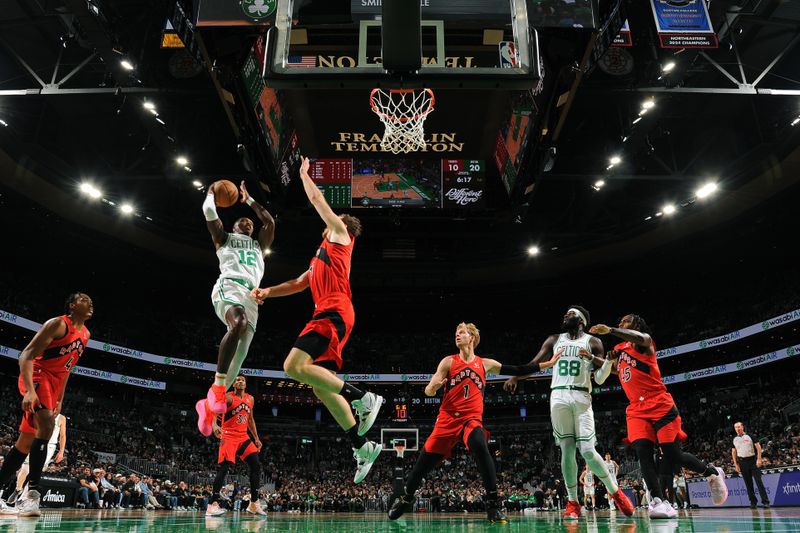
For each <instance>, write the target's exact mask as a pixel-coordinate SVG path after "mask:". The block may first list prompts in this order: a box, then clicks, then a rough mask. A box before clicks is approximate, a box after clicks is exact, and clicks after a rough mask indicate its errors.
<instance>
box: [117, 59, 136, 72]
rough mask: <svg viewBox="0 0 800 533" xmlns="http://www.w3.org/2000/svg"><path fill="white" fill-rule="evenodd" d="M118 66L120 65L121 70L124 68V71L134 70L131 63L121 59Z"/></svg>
mask: <svg viewBox="0 0 800 533" xmlns="http://www.w3.org/2000/svg"><path fill="white" fill-rule="evenodd" d="M119 64H120V65H122V68H124V69H125V70H133V69H134V66H133V63H131V62H130V61H128V60H127V59H122V60H121V61H120V62H119Z"/></svg>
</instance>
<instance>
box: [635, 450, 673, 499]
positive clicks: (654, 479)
mask: <svg viewBox="0 0 800 533" xmlns="http://www.w3.org/2000/svg"><path fill="white" fill-rule="evenodd" d="M631 447H632V448H633V449H634V450H635V451H636V455H637V456H638V458H639V466H640V467H641V469H642V477H643V478H644V482H645V483H647V488H648V490H649V491H650V495H651V496H652V497H653V498H659V499H660V500H663V499H664V491H663V490H662V489H661V483H660V482H659V480H658V471H657V470H656V460H655V457H654V453H655V444H654V443H653V442H651V441H649V440H647V439H638V440H635V441H633V443H632V444H631ZM662 449H663V447H662ZM665 453H666V452H665Z"/></svg>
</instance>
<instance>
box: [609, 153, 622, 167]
mask: <svg viewBox="0 0 800 533" xmlns="http://www.w3.org/2000/svg"><path fill="white" fill-rule="evenodd" d="M608 162H609V163H611V164H612V165H619V164H620V163H622V158H621V157H620V156H618V155H614V156H611V158H610V159H609V160H608Z"/></svg>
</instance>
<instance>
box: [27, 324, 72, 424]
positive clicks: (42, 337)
mask: <svg viewBox="0 0 800 533" xmlns="http://www.w3.org/2000/svg"><path fill="white" fill-rule="evenodd" d="M66 334H67V323H66V322H64V320H63V319H62V318H61V317H56V318H51V319H50V320H48V321H47V322H45V323H44V325H42V329H40V330H39V331H37V332H36V335H34V336H33V339H31V342H29V343H28V345H27V346H26V347H25V349H24V350H22V352H21V353H20V354H19V375H20V377H21V378H22V384H23V385H24V386H25V390H26V391H27V392H26V393H25V396H23V397H22V410H23V411H30V412H33V409H34V408H35V407H36V406H37V405H38V404H39V396H38V395H37V394H36V386H35V385H34V383H33V359H34V358H35V357H36V356H37V355H38V354H40V353H42V352H43V351H44V350H45V348H47V345H48V344H50V343H51V342H53V340H55V339H58V338H61V337H63V336H64V335H66Z"/></svg>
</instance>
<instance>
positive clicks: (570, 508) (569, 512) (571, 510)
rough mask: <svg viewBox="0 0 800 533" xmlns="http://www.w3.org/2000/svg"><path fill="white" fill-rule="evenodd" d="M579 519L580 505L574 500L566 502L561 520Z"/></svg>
mask: <svg viewBox="0 0 800 533" xmlns="http://www.w3.org/2000/svg"><path fill="white" fill-rule="evenodd" d="M580 517H581V504H579V503H578V502H576V501H575V500H567V507H566V509H564V512H563V513H561V518H563V519H564V520H577V519H578V518H580Z"/></svg>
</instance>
